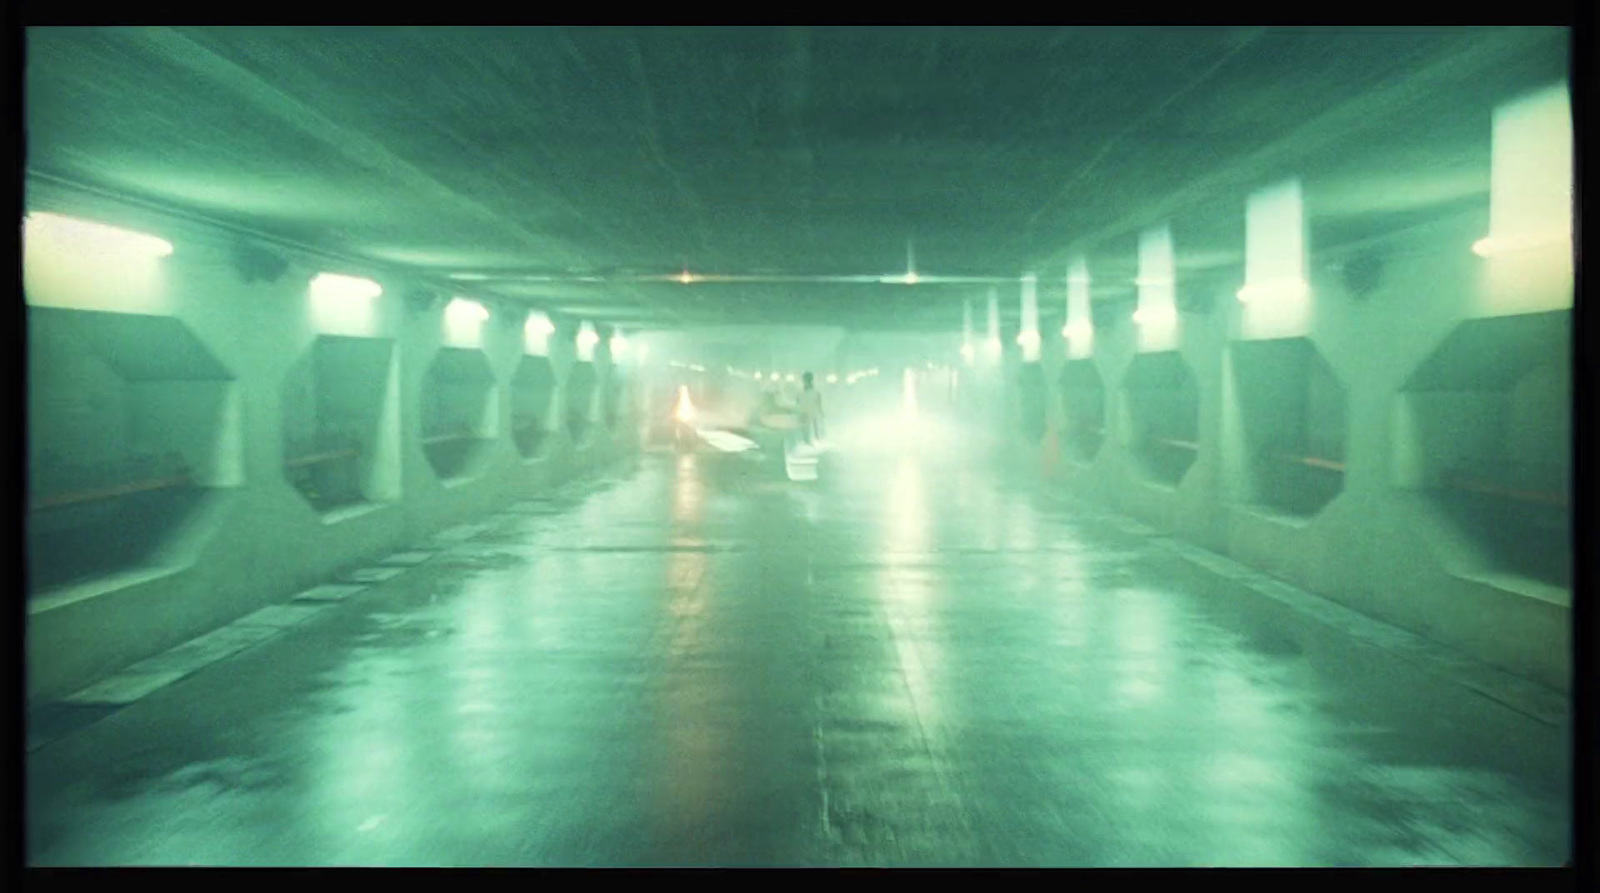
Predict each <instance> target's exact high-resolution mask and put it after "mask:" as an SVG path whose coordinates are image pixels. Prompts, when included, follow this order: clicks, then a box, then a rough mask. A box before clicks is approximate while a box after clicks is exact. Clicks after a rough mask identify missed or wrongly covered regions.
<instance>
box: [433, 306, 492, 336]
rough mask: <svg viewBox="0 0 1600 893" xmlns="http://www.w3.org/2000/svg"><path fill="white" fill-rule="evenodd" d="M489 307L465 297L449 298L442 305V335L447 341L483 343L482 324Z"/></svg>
mask: <svg viewBox="0 0 1600 893" xmlns="http://www.w3.org/2000/svg"><path fill="white" fill-rule="evenodd" d="M488 319H489V308H487V307H485V306H483V305H482V304H480V303H478V302H477V301H472V300H468V299H467V298H451V299H450V303H448V304H446V305H445V307H444V336H445V341H446V342H447V343H450V344H453V345H456V346H460V347H477V346H479V345H480V344H482V343H483V324H484V323H485V322H487V321H488Z"/></svg>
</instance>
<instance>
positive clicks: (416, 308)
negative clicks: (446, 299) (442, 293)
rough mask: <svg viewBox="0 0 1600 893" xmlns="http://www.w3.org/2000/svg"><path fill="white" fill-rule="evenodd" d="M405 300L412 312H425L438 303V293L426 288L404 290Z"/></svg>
mask: <svg viewBox="0 0 1600 893" xmlns="http://www.w3.org/2000/svg"><path fill="white" fill-rule="evenodd" d="M405 301H406V306H407V307H409V308H411V311H412V312H413V313H427V312H428V311H429V310H432V309H433V308H434V307H437V306H438V305H439V293H438V292H434V291H428V290H427V289H413V290H411V291H408V292H406V295H405Z"/></svg>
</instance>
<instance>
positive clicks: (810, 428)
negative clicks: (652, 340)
mask: <svg viewBox="0 0 1600 893" xmlns="http://www.w3.org/2000/svg"><path fill="white" fill-rule="evenodd" d="M800 415H801V418H802V419H804V422H805V427H804V431H805V437H806V443H807V444H813V445H814V444H815V443H816V442H817V440H818V439H819V438H820V437H822V393H821V392H820V391H818V390H817V386H816V378H815V377H814V376H813V375H812V374H811V373H810V372H807V373H806V374H805V387H804V389H803V390H801V392H800Z"/></svg>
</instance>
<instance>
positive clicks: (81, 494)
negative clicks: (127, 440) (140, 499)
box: [30, 474, 193, 512]
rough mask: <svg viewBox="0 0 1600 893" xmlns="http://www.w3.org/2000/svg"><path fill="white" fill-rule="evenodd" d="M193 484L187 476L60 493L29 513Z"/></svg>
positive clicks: (36, 503)
mask: <svg viewBox="0 0 1600 893" xmlns="http://www.w3.org/2000/svg"><path fill="white" fill-rule="evenodd" d="M192 483H193V480H192V479H190V477H189V475H188V474H183V475H179V476H177V477H167V478H151V479H148V480H143V481H131V482H129V483H126V484H118V485H117V486H115V487H101V488H98V489H94V490H78V491H75V492H72V493H61V494H57V495H55V496H49V497H46V498H44V499H41V500H39V501H37V502H35V503H34V504H33V506H32V507H31V508H30V511H35V512H37V511H40V510H41V509H54V508H63V507H65V506H69V505H82V504H84V503H87V502H104V501H105V500H107V499H115V498H117V497H119V496H131V495H132V494H134V493H149V492H153V491H156V490H170V489H175V488H178V487H187V486H189V485H190V484H192Z"/></svg>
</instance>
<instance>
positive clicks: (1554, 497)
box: [1444, 474, 1571, 508]
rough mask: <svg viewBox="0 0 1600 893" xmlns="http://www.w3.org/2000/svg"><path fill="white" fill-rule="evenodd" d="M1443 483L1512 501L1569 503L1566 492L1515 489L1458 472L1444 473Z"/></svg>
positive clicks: (1466, 490) (1453, 488) (1537, 503)
mask: <svg viewBox="0 0 1600 893" xmlns="http://www.w3.org/2000/svg"><path fill="white" fill-rule="evenodd" d="M1444 485H1445V486H1446V487H1448V488H1450V489H1452V490H1460V491H1462V492H1466V493H1479V494H1482V495H1484V496H1498V497H1500V498H1501V499H1508V500H1511V501H1512V502H1526V503H1531V504H1533V505H1547V506H1552V507H1555V508H1567V507H1568V506H1569V505H1570V504H1571V499H1570V497H1569V495H1568V494H1566V493H1555V492H1551V491H1549V490H1515V489H1512V488H1510V487H1502V486H1500V485H1499V484H1496V483H1493V482H1491V481H1485V480H1480V479H1477V478H1472V477H1468V476H1466V475H1460V474H1448V475H1445V477H1444Z"/></svg>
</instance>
